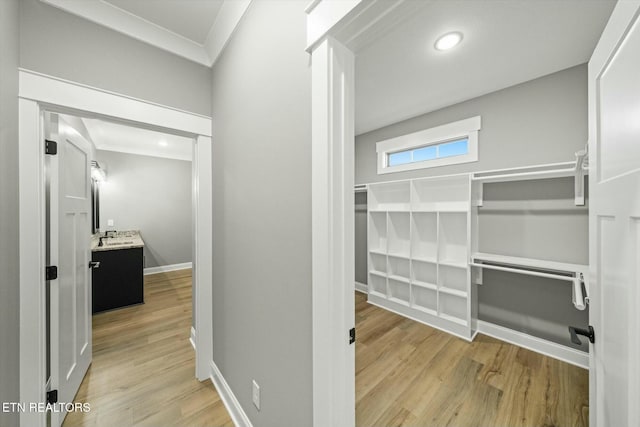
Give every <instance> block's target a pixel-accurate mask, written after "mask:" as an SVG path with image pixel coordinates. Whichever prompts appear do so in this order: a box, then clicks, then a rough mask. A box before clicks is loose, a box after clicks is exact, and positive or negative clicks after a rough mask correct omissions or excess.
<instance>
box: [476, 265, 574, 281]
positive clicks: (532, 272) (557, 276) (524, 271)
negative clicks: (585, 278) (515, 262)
mask: <svg viewBox="0 0 640 427" xmlns="http://www.w3.org/2000/svg"><path fill="white" fill-rule="evenodd" d="M469 265H471V266H473V267H480V268H488V269H490V270H498V271H507V272H510V273H518V274H528V275H530V276H538V277H546V278H548V279H558V280H566V281H568V282H573V281H574V280H575V279H576V276H563V275H561V274H553V273H543V272H541V271H535V270H527V269H524V268H515V267H501V266H499V265H493V264H482V263H478V262H470V263H469Z"/></svg>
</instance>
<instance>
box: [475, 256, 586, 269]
mask: <svg viewBox="0 0 640 427" xmlns="http://www.w3.org/2000/svg"><path fill="white" fill-rule="evenodd" d="M471 259H472V260H473V261H474V262H477V261H480V262H489V263H496V264H508V265H512V266H520V267H525V268H534V269H540V270H550V271H554V272H559V273H576V272H578V273H583V274H587V272H588V271H589V266H588V265H584V264H571V263H566V262H556V261H548V260H542V259H534V258H522V257H514V256H507V255H497V254H488V253H483V252H475V253H473V254H472V255H471Z"/></svg>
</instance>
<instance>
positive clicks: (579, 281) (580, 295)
mask: <svg viewBox="0 0 640 427" xmlns="http://www.w3.org/2000/svg"><path fill="white" fill-rule="evenodd" d="M489 262H492V263H491V264H485V263H482V262H470V263H469V265H470V266H472V267H478V268H486V269H489V270H498V271H506V272H509V273H517V274H526V275H529V276H536V277H544V278H547V279H556V280H564V281H567V282H571V284H572V285H573V286H572V295H571V302H572V303H573V305H574V306H575V308H576V309H578V310H584V309H585V308H586V307H587V303H588V302H589V296H588V286H587V283H586V281H585V277H584V274H583V273H582V272H579V271H575V272H569V271H568V272H567V274H573V276H565V275H562V274H555V273H545V272H543V271H537V270H529V269H527V268H518V267H503V266H500V265H495V264H493V261H489ZM507 265H508V264H507ZM527 267H529V268H531V267H530V266H527ZM583 284H584V287H585V290H586V292H587V295H584V292H583V290H582V286H583Z"/></svg>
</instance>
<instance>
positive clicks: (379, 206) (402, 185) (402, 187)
mask: <svg viewBox="0 0 640 427" xmlns="http://www.w3.org/2000/svg"><path fill="white" fill-rule="evenodd" d="M410 200H411V191H410V184H409V181H398V182H388V183H381V184H375V185H370V186H369V192H368V205H369V210H370V211H378V210H380V211H394V210H398V211H409V208H410V205H411V203H410Z"/></svg>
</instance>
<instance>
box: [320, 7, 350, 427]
mask: <svg viewBox="0 0 640 427" xmlns="http://www.w3.org/2000/svg"><path fill="white" fill-rule="evenodd" d="M335 3H340V2H335ZM354 62H355V61H354V55H353V53H352V52H350V51H349V50H348V49H346V48H345V47H344V46H343V45H341V44H340V43H338V42H336V41H335V40H333V39H331V38H329V39H325V40H324V41H322V42H321V43H319V44H318V45H317V47H316V48H315V49H314V50H313V52H312V61H311V63H312V69H311V83H312V85H311V88H312V89H311V92H312V98H313V106H312V108H311V111H312V129H311V140H312V143H311V147H312V164H311V181H312V184H311V187H312V197H311V205H312V218H311V227H312V229H311V241H312V254H313V255H312V285H311V288H312V313H313V315H312V317H313V321H312V328H313V333H312V348H313V350H312V358H313V362H312V363H313V425H314V426H317V427H320V426H343V427H344V426H353V425H355V346H353V345H349V340H348V337H349V335H348V331H349V329H351V328H353V327H354V326H355V315H354V314H355V308H354V299H355V294H354V292H353V281H354V276H355V261H354V260H355V257H354V238H353V235H354V218H355V217H354V215H353V212H354V197H353V165H354V140H355V135H354V129H353V123H354V119H353V113H354V108H353V104H354V102H353V101H354Z"/></svg>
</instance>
